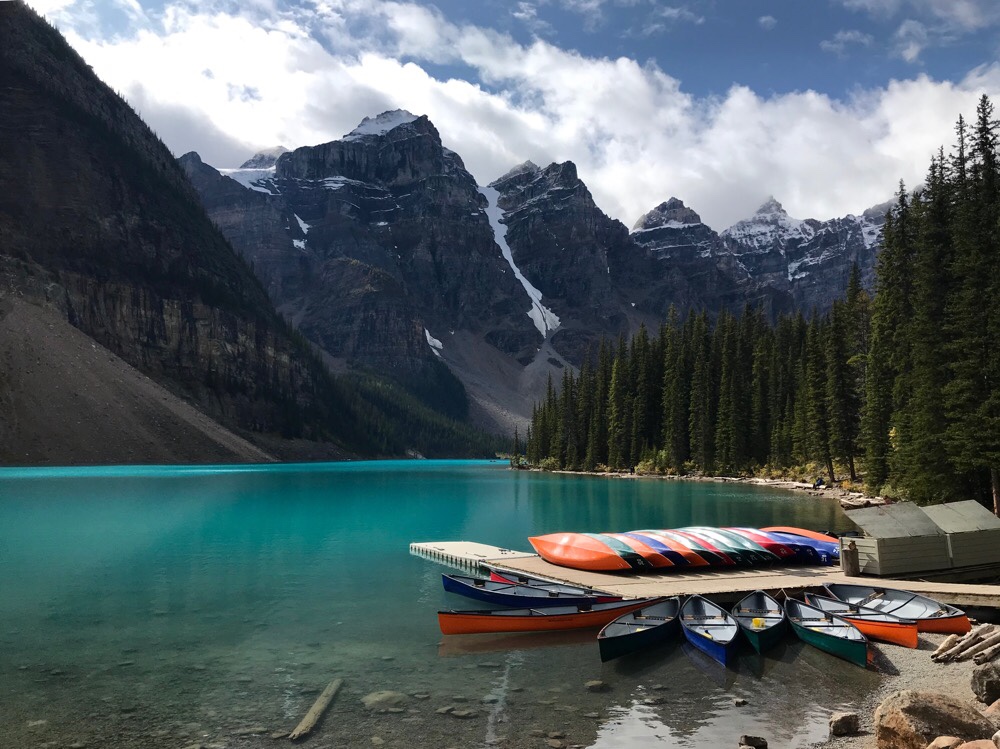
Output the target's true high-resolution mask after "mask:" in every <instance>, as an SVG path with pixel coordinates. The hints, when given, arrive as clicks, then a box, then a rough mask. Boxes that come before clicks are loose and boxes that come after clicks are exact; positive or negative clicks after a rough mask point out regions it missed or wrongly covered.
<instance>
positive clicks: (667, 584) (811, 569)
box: [410, 541, 1000, 608]
mask: <svg viewBox="0 0 1000 749" xmlns="http://www.w3.org/2000/svg"><path fill="white" fill-rule="evenodd" d="M410 552H411V553H413V554H416V555H418V556H422V557H426V558H429V559H434V560H438V561H443V562H445V563H447V564H452V565H455V566H461V567H466V568H475V567H478V566H480V565H489V566H491V567H495V568H497V569H502V570H508V571H510V572H514V573H524V574H527V575H532V576H534V577H544V578H547V579H549V580H554V581H557V582H562V583H567V584H570V585H579V586H585V587H590V588H594V589H596V590H600V591H603V592H607V593H611V594H613V595H621V596H627V597H629V598H647V597H653V596H686V595H693V594H698V595H705V596H711V597H712V598H713V599H715V600H717V601H719V602H721V603H730V602H733V601H737V600H739V599H740V598H742V597H743V596H745V595H746V594H747V593H750V592H752V591H754V590H770V591H773V590H782V589H784V590H785V591H787V592H788V593H793V594H794V593H799V592H801V591H803V590H813V589H817V588H819V587H820V586H822V585H823V584H824V583H853V584H855V585H875V586H879V587H886V588H900V589H902V590H909V591H911V592H913V593H921V594H923V595H927V596H930V597H932V598H935V599H937V600H940V601H943V602H945V603H951V604H954V605H957V606H982V607H986V608H1000V586H997V585H972V584H958V583H941V582H933V581H923V580H892V579H888V578H884V577H872V576H861V577H848V576H847V575H845V574H844V573H843V571H842V570H841V569H840V567H819V566H803V567H795V566H787V567H786V566H775V567H761V568H750V569H746V568H744V569H736V570H717V569H713V570H708V571H705V572H700V571H697V572H675V571H669V572H662V573H653V574H649V573H640V574H621V573H611V572H589V571H587V570H576V569H571V568H569V567H559V566H558V565H554V564H550V563H549V562H546V561H545V560H544V559H542V558H541V557H539V556H538V555H537V554H532V553H530V552H519V551H512V550H511V549H500V548H498V547H496V546H489V545H487V544H477V543H472V542H466V541H445V542H434V543H414V544H410Z"/></svg>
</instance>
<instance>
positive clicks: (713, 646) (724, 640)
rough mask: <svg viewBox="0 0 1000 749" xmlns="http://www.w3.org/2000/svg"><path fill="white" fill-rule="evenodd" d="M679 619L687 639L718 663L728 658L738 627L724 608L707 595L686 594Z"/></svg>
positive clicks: (726, 660)
mask: <svg viewBox="0 0 1000 749" xmlns="http://www.w3.org/2000/svg"><path fill="white" fill-rule="evenodd" d="M680 619H681V629H682V630H683V631H684V637H685V638H687V641H688V642H690V643H691V644H692V645H694V646H695V647H696V648H698V650H700V651H702V652H703V653H705V654H706V655H708V656H711V657H712V658H714V659H715V660H717V661H718V662H719V663H722V664H724V665H728V664H729V663H730V662H731V661H732V659H733V657H734V656H735V653H736V643H737V639H736V636H737V635H738V634H739V631H740V628H739V625H738V624H737V623H736V620H735V619H733V617H731V616H730V615H729V614H728V613H726V610H725V609H723V608H722V607H721V606H718V605H716V604H714V603H712V602H711V601H709V600H708V599H707V598H702V597H701V596H689V597H688V599H687V600H686V601H684V604H683V605H682V606H681V612H680Z"/></svg>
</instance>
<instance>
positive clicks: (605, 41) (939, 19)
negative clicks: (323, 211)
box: [28, 0, 1000, 230]
mask: <svg viewBox="0 0 1000 749" xmlns="http://www.w3.org/2000/svg"><path fill="white" fill-rule="evenodd" d="M28 3H29V4H30V5H31V6H32V7H34V8H35V9H36V10H37V11H39V12H40V13H42V14H43V15H45V16H46V17H47V18H48V19H49V20H50V21H52V22H53V23H55V25H56V26H57V27H58V28H59V29H60V30H61V31H62V32H63V33H64V34H65V35H66V36H67V38H68V39H69V40H70V42H71V44H73V46H74V47H75V48H76V49H77V50H78V51H79V52H80V53H81V54H82V55H83V57H84V58H85V59H86V60H87V62H89V63H90V64H91V65H92V66H93V68H94V70H95V71H96V72H97V74H98V75H99V76H101V78H102V79H104V80H105V81H106V82H107V83H108V84H110V85H111V86H112V87H113V88H115V89H117V90H118V91H120V92H122V93H123V94H124V95H125V96H126V98H127V99H128V100H129V101H130V102H131V103H132V105H133V106H134V107H135V108H136V109H137V110H138V112H139V113H140V114H141V115H142V116H143V118H144V119H145V120H146V121H147V122H148V123H149V124H150V125H151V126H152V127H153V129H154V130H156V131H157V133H158V134H159V135H160V136H161V137H162V138H163V140H164V141H165V142H166V143H167V145H168V146H169V147H170V148H171V149H172V150H173V151H174V153H175V154H177V155H180V154H182V153H185V152H187V151H191V150H195V151H198V152H199V153H200V154H201V155H202V158H204V160H205V161H206V162H208V163H210V164H213V165H215V166H218V167H228V166H238V165H239V163H241V162H242V161H243V160H245V159H246V158H248V157H249V156H250V155H251V154H252V153H253V152H254V151H255V150H256V149H258V148H261V147H268V146H273V145H278V144H282V145H284V146H286V147H289V148H294V147H297V146H303V145H314V144H316V143H322V142H326V141H329V140H333V139H336V138H339V137H340V136H342V135H343V134H345V133H347V132H349V131H350V130H351V129H352V128H353V127H354V126H355V125H357V123H358V122H359V121H360V120H361V119H362V118H363V117H365V116H367V115H374V114H377V113H379V112H381V111H384V110H386V109H395V108H403V109H407V110H409V111H411V112H413V113H415V114H426V115H428V116H429V117H430V119H431V121H432V122H434V124H435V125H436V126H437V128H438V130H439V131H440V132H441V136H442V140H443V141H444V144H445V145H446V146H448V147H449V148H451V149H453V150H455V151H457V152H458V153H459V154H460V155H461V156H462V158H463V159H464V160H465V163H466V166H467V167H468V168H469V170H470V171H471V172H472V174H473V175H474V176H475V177H476V179H477V180H478V181H479V182H480V183H481V184H485V183H487V182H489V181H491V180H493V179H495V178H496V177H498V176H499V175H501V174H503V173H504V172H506V171H507V170H508V169H509V168H511V167H512V166H514V165H516V164H518V163H520V162H522V161H524V160H526V159H531V160H532V161H535V162H536V163H538V164H543V165H544V164H548V163H550V162H552V161H565V160H572V161H574V162H575V163H576V164H577V166H578V168H579V173H580V176H581V178H582V179H583V180H584V181H585V182H586V183H587V185H588V186H589V187H590V190H591V192H592V193H593V194H594V198H595V200H596V201H597V203H598V205H600V206H601V208H603V209H604V210H605V211H606V212H607V213H609V214H611V215H612V216H614V217H616V218H619V219H621V220H622V221H623V222H625V224H627V225H628V226H632V224H633V223H634V222H635V220H636V219H637V218H638V217H639V216H640V215H641V214H642V213H644V212H645V211H647V210H648V209H650V208H651V207H653V206H654V205H656V204H657V203H659V202H661V201H663V200H666V199H667V198H669V197H670V196H677V197H679V198H681V199H682V200H684V201H685V202H686V203H687V204H688V205H689V206H691V207H692V208H694V209H695V210H696V211H698V212H699V213H700V214H701V216H702V218H703V219H704V220H705V221H706V223H708V224H709V225H711V226H713V227H715V228H716V229H720V230H721V229H723V228H725V227H726V226H728V225H730V224H731V223H733V222H734V221H736V220H738V219H740V218H743V217H746V216H748V215H750V214H751V213H753V211H754V210H755V209H756V207H757V206H758V205H760V203H762V202H763V201H764V200H765V199H766V198H767V197H768V196H769V195H774V196H775V197H776V198H778V200H780V201H781V202H782V203H783V204H784V206H785V208H786V209H787V210H788V211H789V213H791V214H792V215H793V216H795V217H797V218H807V217H814V218H820V219H825V218H830V217H833V216H837V215H844V214H847V213H858V212H860V211H862V210H864V209H865V208H867V207H869V206H871V205H873V204H875V203H879V202H882V201H884V200H886V199H888V198H889V197H891V195H892V192H893V191H894V189H895V186H896V184H897V183H898V180H899V179H901V178H902V179H904V180H906V182H907V183H908V184H916V183H918V182H919V181H920V180H921V179H922V177H923V174H924V172H925V171H926V168H927V164H928V160H929V158H930V155H931V153H932V152H934V151H936V149H937V148H938V146H940V145H945V146H946V147H947V148H950V145H951V143H952V128H953V125H954V122H955V120H956V119H957V117H958V115H959V114H960V113H962V114H965V115H966V116H967V117H970V116H972V115H973V114H974V111H975V104H976V100H977V99H978V97H979V96H980V95H981V94H982V93H986V94H989V95H991V96H994V97H996V96H1000V2H998V1H997V0H690V1H689V2H682V1H681V0H436V1H435V2H427V1H425V0H395V1H393V2H386V1H382V0H243V1H242V2H236V1H230V0H202V1H195V0H28Z"/></svg>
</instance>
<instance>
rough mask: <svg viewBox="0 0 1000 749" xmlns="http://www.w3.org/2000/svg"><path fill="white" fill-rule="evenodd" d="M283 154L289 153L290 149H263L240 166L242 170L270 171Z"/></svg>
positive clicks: (282, 147)
mask: <svg viewBox="0 0 1000 749" xmlns="http://www.w3.org/2000/svg"><path fill="white" fill-rule="evenodd" d="M283 153H288V149H287V148H285V147H284V146H274V147H272V148H262V149H261V150H260V151H258V152H257V153H255V154H254V155H253V156H251V157H250V158H249V159H247V160H246V161H244V162H243V163H242V164H240V169H268V168H270V167H273V166H274V164H275V162H277V160H278V157H279V156H281V154H283Z"/></svg>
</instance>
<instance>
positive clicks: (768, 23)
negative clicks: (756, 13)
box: [757, 16, 778, 31]
mask: <svg viewBox="0 0 1000 749" xmlns="http://www.w3.org/2000/svg"><path fill="white" fill-rule="evenodd" d="M757 25H758V26H760V27H761V28H762V29H764V31H770V30H771V29H773V28H774V27H775V26H777V25H778V19H777V18H775V17H774V16H761V17H760V18H758V19H757Z"/></svg>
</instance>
